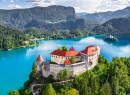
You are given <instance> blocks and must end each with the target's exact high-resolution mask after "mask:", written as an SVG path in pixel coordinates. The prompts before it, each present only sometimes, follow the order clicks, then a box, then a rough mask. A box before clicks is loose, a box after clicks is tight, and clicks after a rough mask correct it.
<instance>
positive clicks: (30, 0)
mask: <svg viewBox="0 0 130 95" xmlns="http://www.w3.org/2000/svg"><path fill="white" fill-rule="evenodd" d="M24 1H26V2H41V1H42V0H24Z"/></svg>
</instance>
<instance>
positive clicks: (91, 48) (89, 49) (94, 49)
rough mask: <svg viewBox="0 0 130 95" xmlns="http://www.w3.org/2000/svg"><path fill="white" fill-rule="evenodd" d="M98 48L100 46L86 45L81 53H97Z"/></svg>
mask: <svg viewBox="0 0 130 95" xmlns="http://www.w3.org/2000/svg"><path fill="white" fill-rule="evenodd" d="M99 50H100V47H98V46H97V45H96V46H88V47H86V48H85V49H84V50H82V51H81V52H82V53H85V54H87V55H93V54H95V53H97V52H98V51H99Z"/></svg>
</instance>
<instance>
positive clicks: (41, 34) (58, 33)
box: [23, 27, 95, 39]
mask: <svg viewBox="0 0 130 95" xmlns="http://www.w3.org/2000/svg"><path fill="white" fill-rule="evenodd" d="M23 32H24V34H26V35H28V37H29V38H31V39H34V38H39V39H40V38H43V39H65V38H77V37H83V36H87V35H93V34H95V33H93V32H92V31H91V30H87V29H84V30H80V29H75V30H72V31H69V30H57V29H55V28H52V29H49V30H46V31H43V30H40V29H37V28H35V27H33V28H30V29H27V30H24V31H23Z"/></svg>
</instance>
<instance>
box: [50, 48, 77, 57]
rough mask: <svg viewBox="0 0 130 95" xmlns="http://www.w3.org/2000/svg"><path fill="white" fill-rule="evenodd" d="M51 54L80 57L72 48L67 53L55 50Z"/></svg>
mask: <svg viewBox="0 0 130 95" xmlns="http://www.w3.org/2000/svg"><path fill="white" fill-rule="evenodd" d="M51 54H53V55H59V56H80V53H79V52H78V51H75V50H74V48H73V47H71V48H70V50H69V51H62V50H55V51H53V52H52V53H51Z"/></svg>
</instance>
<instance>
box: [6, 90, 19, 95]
mask: <svg viewBox="0 0 130 95" xmlns="http://www.w3.org/2000/svg"><path fill="white" fill-rule="evenodd" d="M7 94H8V95H20V93H19V91H18V90H13V91H9V92H8V93H7Z"/></svg>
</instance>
